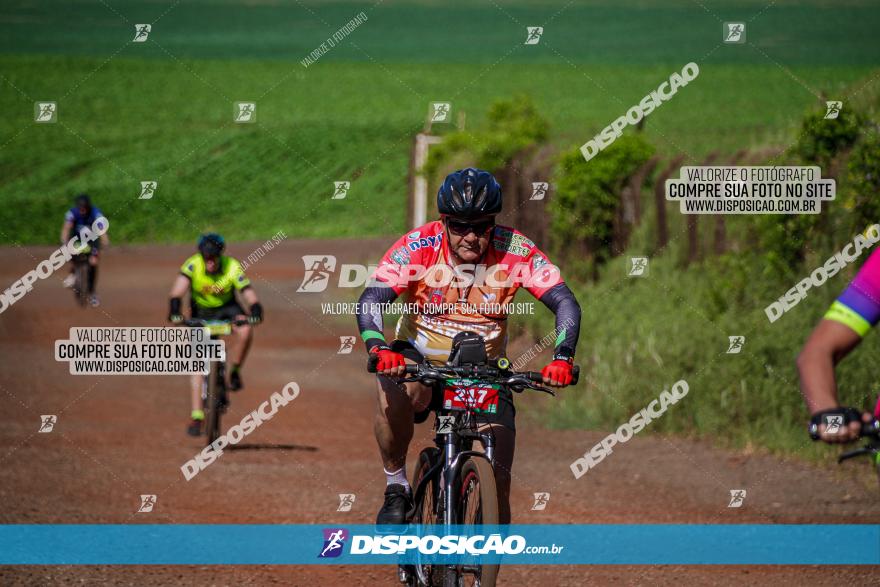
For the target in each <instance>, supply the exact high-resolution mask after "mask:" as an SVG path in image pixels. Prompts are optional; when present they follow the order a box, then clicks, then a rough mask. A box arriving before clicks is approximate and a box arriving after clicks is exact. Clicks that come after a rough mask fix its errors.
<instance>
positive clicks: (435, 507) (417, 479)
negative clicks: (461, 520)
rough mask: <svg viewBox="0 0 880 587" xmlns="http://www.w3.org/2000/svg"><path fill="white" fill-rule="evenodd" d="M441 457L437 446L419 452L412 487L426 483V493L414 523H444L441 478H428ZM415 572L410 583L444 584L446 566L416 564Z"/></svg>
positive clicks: (417, 505)
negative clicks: (441, 507) (441, 515)
mask: <svg viewBox="0 0 880 587" xmlns="http://www.w3.org/2000/svg"><path fill="white" fill-rule="evenodd" d="M439 458H440V451H439V450H438V449H436V448H426V449H424V450H423V451H422V452H421V454H419V461H418V463H417V464H416V468H415V471H413V478H412V479H413V480H412V487H413V490H414V491H415V488H416V487H418V486H419V484H420V483H423V482H424V483H425V484H426V485H425V490H424V493H423V494H422V495H421V497H420V498H419V501H418V503H417V504H416V513H415V515H414V516H413V519H412V523H413V524H420V525H423V526H429V525H436V524H442V523H443V520H442V519H441V518H440V517H438V511H439V505H440V486H439V484H438V481H439V478H438V476H437V475H436V474H435V475H434V476H433V477H432V478H430V479H428V478H426V475H427V473H428V471H429V470H430V469H431V467H433V466H434V463H436V462H437V460H438V459H439ZM413 568H414V570H415V574H414V576H412V581H411V582H410V585H443V571H444V568H443V567H442V566H440V565H427V564H417V565H414V567H413Z"/></svg>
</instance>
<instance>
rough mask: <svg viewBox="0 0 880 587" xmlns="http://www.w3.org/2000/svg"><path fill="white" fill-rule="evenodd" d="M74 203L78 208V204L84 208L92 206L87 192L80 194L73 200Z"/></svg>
mask: <svg viewBox="0 0 880 587" xmlns="http://www.w3.org/2000/svg"><path fill="white" fill-rule="evenodd" d="M73 203H74V205H75V206H76V207H77V208H79V207H80V206H85V207H86V208H91V207H92V200H91V198H89V195H88V194H80V195H78V196H77V197H76V199H74V200H73Z"/></svg>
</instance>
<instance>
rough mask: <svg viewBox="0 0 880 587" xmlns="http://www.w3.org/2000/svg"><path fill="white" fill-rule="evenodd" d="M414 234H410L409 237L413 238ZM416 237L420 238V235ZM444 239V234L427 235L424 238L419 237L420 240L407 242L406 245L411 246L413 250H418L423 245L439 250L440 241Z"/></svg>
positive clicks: (410, 248)
mask: <svg viewBox="0 0 880 587" xmlns="http://www.w3.org/2000/svg"><path fill="white" fill-rule="evenodd" d="M413 234H416V235H418V234H419V233H417V232H415V233H413ZM412 236H413V235H412V234H411V235H409V238H412ZM416 238H418V237H416ZM442 239H443V235H442V234H438V235H436V236H426V237H423V238H419V239H418V240H413V242H411V243H407V245H406V246H407V247H409V250H410V251H412V252H416V251H418V250H419V249H421V248H423V247H424V248H427V247H431V248H433V249H434V250H437V248H438V247H439V246H440V241H441V240H442Z"/></svg>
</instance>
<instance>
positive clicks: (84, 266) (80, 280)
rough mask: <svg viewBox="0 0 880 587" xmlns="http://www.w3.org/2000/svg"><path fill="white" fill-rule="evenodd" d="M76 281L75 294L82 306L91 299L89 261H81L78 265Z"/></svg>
mask: <svg viewBox="0 0 880 587" xmlns="http://www.w3.org/2000/svg"><path fill="white" fill-rule="evenodd" d="M75 275H76V281H75V282H74V286H73V294H74V295H75V296H76V302H77V303H78V304H79V305H80V306H85V305H86V304H88V301H89V263H88V261H80V262H79V263H77V265H76V273H75Z"/></svg>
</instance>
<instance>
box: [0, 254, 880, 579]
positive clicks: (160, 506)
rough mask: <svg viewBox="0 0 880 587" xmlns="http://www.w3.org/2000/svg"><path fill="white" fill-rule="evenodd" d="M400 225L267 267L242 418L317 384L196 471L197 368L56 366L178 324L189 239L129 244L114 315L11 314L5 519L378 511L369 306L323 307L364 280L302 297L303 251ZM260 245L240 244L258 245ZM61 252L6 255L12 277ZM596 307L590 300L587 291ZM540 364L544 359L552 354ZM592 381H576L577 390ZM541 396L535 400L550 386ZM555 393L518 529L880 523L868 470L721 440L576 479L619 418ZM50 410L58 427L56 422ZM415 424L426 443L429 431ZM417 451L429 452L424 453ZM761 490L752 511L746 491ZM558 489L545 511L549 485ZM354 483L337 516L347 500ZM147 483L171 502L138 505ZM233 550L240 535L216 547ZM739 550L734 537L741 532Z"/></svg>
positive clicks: (159, 519)
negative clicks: (591, 427) (596, 424)
mask: <svg viewBox="0 0 880 587" xmlns="http://www.w3.org/2000/svg"><path fill="white" fill-rule="evenodd" d="M385 244H387V239H375V240H368V241H363V240H358V241H355V240H350V241H349V240H337V241H332V242H328V241H296V242H293V241H287V242H284V243H282V244H281V245H279V246H277V247H276V248H275V249H274V250H272V251H269V252H267V254H266V255H265V257H263V258H262V259H260V260H259V261H257V262H256V263H255V264H254V266H253V267H252V268H250V269H249V271H248V274H249V277H250V278H251V279H252V281H253V282H254V284H255V287H256V289H257V291H258V293H259V295H260V296H261V298H262V301H263V304H264V306H265V309H266V317H267V321H266V323H265V324H264V325H262V326H260V327H259V330H258V331H257V335H256V340H255V344H254V348H253V352H252V355H251V360H250V361H249V362H248V364H247V365H246V367H245V369H244V372H243V373H244V379H245V384H246V389H245V390H244V391H242V392H240V393H238V394H236V395H235V396H233V398H232V407H231V412H230V413H229V414H228V415H227V416H226V420H225V423H226V424H227V425H229V424H231V423H233V422H237V421H238V420H240V419H241V418H242V417H243V416H244V415H245V414H247V413H248V412H250V411H251V410H253V409H254V408H255V407H256V406H257V405H259V404H260V403H261V402H263V401H264V400H266V399H267V398H268V397H269V395H270V394H271V393H272V392H274V391H278V390H280V389H281V388H282V387H283V386H284V385H285V384H286V383H288V382H290V381H296V382H297V383H298V384H299V385H300V387H301V389H302V393H301V394H300V396H299V398H298V399H296V400H295V401H294V402H293V403H292V404H290V405H289V406H287V407H286V408H283V409H282V410H280V411H279V413H278V414H277V415H276V416H275V417H274V418H273V419H272V420H271V421H269V422H267V423H265V424H264V425H263V426H261V427H260V428H259V429H257V430H256V431H255V432H254V433H253V434H251V435H250V436H248V437H247V438H246V439H245V441H244V442H243V443H242V444H243V445H245V446H246V447H248V448H249V449H250V450H234V451H228V452H227V453H225V454H224V455H223V456H222V458H221V459H220V460H219V461H218V462H216V463H215V464H213V465H212V466H210V467H208V468H207V469H206V470H205V471H203V472H202V473H201V474H199V475H198V476H197V477H195V478H194V479H193V480H191V481H189V482H187V481H186V480H185V479H184V478H183V476H182V475H181V472H180V466H181V464H182V463H184V462H185V461H187V460H188V459H190V458H191V457H192V456H193V455H194V454H195V453H196V452H197V451H198V450H199V449H200V447H201V445H200V441H199V440H197V439H193V438H190V437H187V436H186V435H185V434H184V428H185V424H186V421H187V417H188V413H189V407H188V396H187V381H186V380H185V378H183V377H130V376H125V377H123V376H115V377H114V376H106V377H93V376H72V375H70V374H69V373H68V370H67V365H66V364H65V363H58V362H56V361H55V360H54V354H53V342H54V341H55V340H56V339H60V338H67V335H68V329H69V328H70V327H71V326H102V325H103V326H149V325H163V324H164V320H165V316H166V313H167V291H168V289H169V287H170V284H171V281H172V280H173V278H174V275H175V273H176V270H177V268H178V266H179V264H180V263H181V262H182V261H183V259H185V258H186V257H187V256H188V255H190V254H191V247H183V246H170V247H167V246H166V247H159V246H151V247H130V248H129V247H119V248H115V249H111V250H110V251H109V252H108V253H107V255H106V258H105V260H104V265H103V267H102V270H101V275H100V283H99V291H100V293H101V295H102V300H103V304H102V306H101V307H100V308H99V309H80V308H77V307H75V306H74V304H73V296H72V294H71V293H70V292H69V291H67V290H64V289H62V287H61V276H62V275H61V274H59V275H56V276H53V277H52V278H50V279H48V280H46V281H42V282H39V283H38V284H37V285H36V287H35V289H34V290H33V291H32V292H31V293H29V294H28V295H27V296H25V297H24V298H23V299H21V300H19V301H18V302H17V303H15V305H14V306H12V307H11V308H9V309H7V310H6V311H5V312H3V313H2V314H0V418H2V426H0V443H2V449H0V503H2V507H0V521H2V522H3V523H131V524H135V523H169V524H189V523H233V524H235V523H263V524H283V523H321V524H334V523H371V522H372V521H373V520H374V516H375V512H376V510H377V509H378V507H379V503H380V499H381V493H382V489H383V476H382V470H381V465H380V462H379V460H378V455H377V451H376V448H375V443H374V440H373V436H372V413H373V404H374V396H373V392H372V382H371V379H370V377H369V376H368V375H367V374H366V373H365V372H364V363H365V360H364V355H363V352H362V349H361V348H360V346H358V347H357V348H356V349H355V352H353V353H352V354H348V355H339V354H337V349H338V348H339V337H340V336H343V335H354V334H356V329H355V325H354V321H353V319H352V317H351V316H329V315H323V314H322V313H321V308H320V302H326V301H353V300H354V298H355V296H356V295H357V293H356V292H355V291H353V290H335V289H333V288H331V289H328V291H327V292H324V293H320V294H302V293H296V289H297V287H298V286H299V284H300V282H301V279H302V275H303V266H302V261H301V255H303V254H332V255H335V256H336V257H337V258H338V260H339V262H340V263H353V262H370V261H375V260H376V259H378V256H379V254H380V252H381V251H382V250H383V246H384V245H385ZM258 246H259V245H258V244H257V243H252V244H239V245H234V246H232V247H231V251H230V253H231V254H232V255H233V256H237V257H239V258H244V257H247V256H248V255H249V254H250V253H251V252H252V251H254V250H255V249H256V248H257V247H258ZM50 252H51V249H49V248H48V247H44V248H40V247H32V248H27V249H22V248H11V247H6V248H2V249H0V285H2V287H3V288H5V287H7V286H8V285H9V284H11V283H12V282H13V281H14V280H16V279H17V278H18V277H20V276H21V275H22V274H24V273H25V272H27V271H29V270H30V269H32V268H34V267H35V266H36V265H37V263H38V262H39V261H41V260H42V259H45V258H46V257H47V256H48V254H49V253H50ZM581 302H582V305H583V306H584V308H585V311H587V312H588V311H589V306H590V303H589V300H581ZM536 362H537V361H536ZM582 391H583V390H582V389H581V390H577V389H576V390H572V391H569V393H578V392H582ZM537 395H538V394H535V396H537ZM546 401H552V400H551V399H550V398H545V397H543V396H541V397H532V398H526V397H523V398H522V401H520V402H519V404H518V405H519V418H518V429H519V430H518V437H519V438H518V440H517V454H516V462H515V465H514V471H513V473H514V488H513V496H512V507H513V518H514V521H515V522H518V523H528V524H539V523H690V524H696V523H844V522H859V523H878V522H880V500H878V498H877V494H876V487H872V486H870V485H868V484H867V483H866V482H865V481H866V479H865V473H866V471H865V470H864V469H866V468H867V467H858V466H853V467H846V468H845V470H843V471H838V470H836V469H833V468H831V467H833V465H831V466H829V467H828V468H826V469H817V468H813V467H811V466H808V465H805V464H803V463H800V462H794V461H792V462H788V461H783V460H780V459H778V458H771V457H766V456H749V455H743V454H737V453H731V452H724V451H721V450H718V449H715V448H713V447H711V446H710V445H709V444H706V443H695V442H691V441H684V440H679V439H674V438H671V439H670V438H660V437H657V436H649V435H648V434H643V435H641V436H639V437H637V438H634V439H633V440H631V441H630V442H629V443H627V444H626V445H625V446H624V447H621V448H619V449H617V450H615V452H614V454H613V456H611V457H609V458H607V459H606V460H605V461H604V462H603V463H602V464H601V466H599V467H597V468H596V469H595V470H593V471H591V472H590V473H589V474H588V475H586V476H584V477H583V478H581V479H580V480H575V479H574V478H573V477H572V475H571V472H570V470H569V463H570V462H571V461H572V460H573V459H574V458H576V457H577V456H579V455H582V454H583V453H584V451H586V450H588V449H589V448H590V447H591V446H593V445H594V444H595V443H596V442H597V441H598V440H599V439H600V438H601V437H603V436H604V435H605V434H606V433H607V432H604V433H603V431H557V430H548V429H546V428H544V427H542V426H541V423H540V415H541V409H542V405H543V404H544V403H545V402H546ZM41 414H56V415H57V416H58V421H57V424H56V426H55V430H54V431H53V432H52V433H49V434H38V433H37V429H38V426H39V423H40V415H41ZM429 441H430V437H429V426H428V424H425V425H422V426H421V427H420V428H418V429H417V431H416V438H415V440H414V442H413V445H412V447H413V448H412V450H413V452H415V451H416V450H417V449H418V448H420V447H421V446H424V445H426V444H427V443H429ZM410 462H412V460H411V461H410ZM740 487H743V488H747V489H748V494H747V495H748V497H747V499H746V502H745V504H744V506H743V507H741V508H728V507H727V506H728V502H729V497H730V496H729V490H730V489H735V488H740ZM538 491H550V493H551V498H550V502H549V505H548V506H547V508H546V510H544V511H531V507H532V503H533V498H532V494H533V493H535V492H538ZM340 493H354V494H356V496H357V497H356V501H355V504H354V507H353V509H352V511H350V512H337V511H336V509H337V506H338V503H339V498H338V494H340ZM141 494H155V495H157V496H158V497H157V505H156V507H155V510H154V511H153V512H152V513H149V514H143V513H141V514H138V513H136V511H137V509H138V506H139V504H140V497H139V496H140V495H141ZM218 547H219V548H230V549H234V548H235V544H225V545H218ZM731 547H732V548H735V545H732V546H731ZM877 576H878V570H877V568H876V567H875V568H864V567H862V568H857V567H821V568H820V567H809V568H804V567H751V568H744V567H647V566H645V567H620V566H599V567H552V566H547V567H528V568H526V567H506V568H504V569H503V570H502V574H501V579H502V583H501V584H504V585H525V584H536V583H539V584H544V585H582V584H585V583H587V582H590V583H597V584H599V583H601V584H606V583H607V584H626V585H638V584H652V585H654V584H659V585H667V584H669V585H672V584H676V585H680V584H682V583H684V584H701V585H706V584H709V585H736V584H760V585H770V584H772V585H795V584H798V585H802V584H807V583H809V584H813V585H832V584H834V585H839V584H841V583H847V584H868V583H871V582H872V581H876V580H877ZM83 583H85V584H105V585H117V584H119V585H172V584H186V585H242V584H243V585H266V584H283V585H316V584H322V585H394V584H396V583H395V574H394V570H393V569H391V568H387V567H378V566H372V567H338V568H331V567H322V568H317V567H291V566H287V567H272V566H259V567H257V566H238V567H184V566H179V567H137V566H134V567H115V568H108V567H4V568H0V584H2V585H68V584H83Z"/></svg>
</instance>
